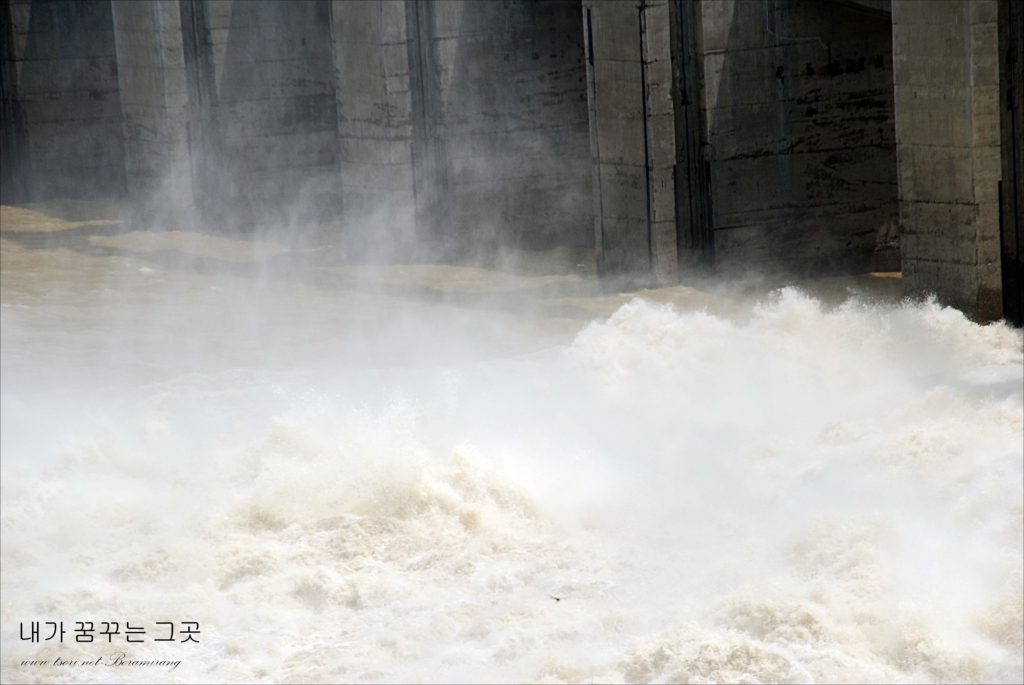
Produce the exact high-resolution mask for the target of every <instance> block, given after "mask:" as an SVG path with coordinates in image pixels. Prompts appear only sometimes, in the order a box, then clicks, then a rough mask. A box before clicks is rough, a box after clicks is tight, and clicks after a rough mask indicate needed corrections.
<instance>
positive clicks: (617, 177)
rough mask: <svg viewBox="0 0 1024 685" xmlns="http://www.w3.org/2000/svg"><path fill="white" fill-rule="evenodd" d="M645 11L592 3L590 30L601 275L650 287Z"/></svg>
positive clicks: (586, 16) (588, 4)
mask: <svg viewBox="0 0 1024 685" xmlns="http://www.w3.org/2000/svg"><path fill="white" fill-rule="evenodd" d="M643 12H644V11H643V9H642V6H639V5H638V4H637V3H636V2H630V1H625V2H623V1H612V2H601V1H600V0H585V2H584V5H583V22H584V26H583V29H584V34H585V38H586V50H587V85H588V100H589V104H590V149H591V154H592V156H593V160H594V234H595V243H596V251H597V267H598V273H599V274H600V275H601V276H603V277H612V278H614V277H629V278H635V279H638V280H639V281H640V282H644V283H650V280H651V275H652V271H653V266H654V256H653V247H654V242H653V241H652V235H651V221H650V218H651V207H650V199H651V198H650V194H649V174H648V164H649V149H648V145H647V142H648V135H647V134H648V130H647V95H646V92H645V90H646V89H645V87H644V80H645V79H644V75H645V70H646V68H647V65H646V63H645V60H644V40H643V39H642V27H643V25H644V23H645V21H644V19H643V18H642V17H643ZM659 101H660V99H659Z"/></svg>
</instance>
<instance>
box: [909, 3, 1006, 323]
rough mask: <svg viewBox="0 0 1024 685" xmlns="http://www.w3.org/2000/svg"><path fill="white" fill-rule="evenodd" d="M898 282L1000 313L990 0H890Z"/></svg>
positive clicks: (984, 313)
mask: <svg viewBox="0 0 1024 685" xmlns="http://www.w3.org/2000/svg"><path fill="white" fill-rule="evenodd" d="M892 14H893V46H894V52H895V54H896V56H897V60H896V69H895V89H896V139H897V143H898V157H899V188H900V223H901V230H902V255H903V285H904V291H905V292H906V293H907V294H908V295H922V294H925V293H937V294H938V296H939V298H940V300H941V301H942V302H944V303H946V304H950V305H953V306H955V307H958V308H960V309H963V310H964V311H965V312H967V313H968V314H970V315H972V316H974V317H977V318H979V319H990V318H999V316H1001V313H1002V312H1001V309H1002V307H1001V292H1000V291H1001V286H1000V271H999V208H998V181H999V178H1000V147H999V109H998V103H999V68H998V61H997V56H998V34H997V25H996V19H997V4H996V2H995V0H928V1H927V2H924V1H921V0H894V2H893V6H892Z"/></svg>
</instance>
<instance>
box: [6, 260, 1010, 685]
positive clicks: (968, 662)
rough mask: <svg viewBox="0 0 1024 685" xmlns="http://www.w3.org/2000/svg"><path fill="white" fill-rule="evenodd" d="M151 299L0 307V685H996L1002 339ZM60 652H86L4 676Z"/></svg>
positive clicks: (828, 319) (900, 323) (943, 316)
mask: <svg viewBox="0 0 1024 685" xmlns="http://www.w3.org/2000/svg"><path fill="white" fill-rule="evenodd" d="M126 268H130V270H136V267H135V266H134V265H129V267H126ZM141 268H149V267H141ZM147 273H149V272H143V274H147ZM149 275H152V276H154V277H156V276H160V274H159V273H156V274H154V273H149ZM69 278H71V280H72V281H74V280H75V278H74V277H69ZM139 278H145V276H139ZM224 282H225V281H224V279H223V278H220V279H216V278H211V279H210V280H209V281H204V282H203V283H204V284H205V285H203V286H202V288H203V289H205V288H207V286H208V285H209V284H213V286H210V287H214V286H216V287H221V286H224ZM169 287H170V286H167V285H165V286H155V287H154V289H153V290H152V293H151V295H138V294H137V293H135V290H137V289H134V288H132V287H129V286H124V285H118V284H117V283H113V284H112V283H110V282H107V283H105V284H102V285H100V286H97V287H96V289H95V290H94V291H90V292H93V294H94V295H96V293H100V292H101V291H102V292H105V293H106V295H102V296H101V295H96V297H97V298H98V299H99V300H102V301H103V302H106V303H107V304H106V305H102V306H101V305H97V306H96V308H94V309H93V310H90V313H88V314H77V313H76V312H78V311H79V309H78V305H75V304H69V302H71V300H72V299H73V291H74V290H75V287H74V285H71V286H68V287H67V288H66V290H65V291H62V292H64V294H63V295H59V296H58V295H54V294H53V293H52V292H51V293H47V292H37V293H35V294H33V293H32V292H29V290H31V289H27V288H20V289H19V288H11V287H8V292H7V293H5V299H4V305H5V306H4V308H3V310H2V327H3V328H2V330H3V336H4V337H3V346H2V354H3V358H2V363H3V371H4V383H3V389H2V390H3V396H2V400H3V402H2V422H3V432H2V438H3V442H2V459H3V499H2V524H3V529H2V531H3V536H2V553H3V566H2V587H3V599H2V645H3V650H2V651H3V664H2V665H3V680H4V681H5V682H21V681H39V680H43V681H75V680H77V681H110V680H120V681H130V682H141V681H156V682H160V681H172V682H175V681H201V682H209V681H246V682H254V681H268V682H269V681H296V680H302V681H330V682H338V681H385V682H396V681H397V682H407V681H443V682H453V681H477V682H479V681H540V682H563V681H598V682H614V681H627V682H666V681H668V682H687V681H688V682H692V683H697V682H811V681H817V682H882V681H892V682H917V681H950V682H952V681H978V682H995V681H999V682H1014V681H1016V682H1019V681H1020V680H1021V678H1022V674H1024V665H1022V656H1021V654H1022V631H1024V627H1022V612H1024V599H1022V553H1024V545H1022V535H1024V533H1022V531H1024V502H1022V499H1024V495H1022V492H1024V471H1022V468H1024V466H1022V465H1024V447H1022V442H1024V425H1022V424H1024V397H1022V396H1024V390H1022V368H1024V367H1022V337H1021V334H1020V332H1019V331H1014V330H1012V329H1009V328H1007V327H1005V326H1003V325H1002V324H996V325H990V326H979V325H976V324H974V323H971V322H969V321H968V320H966V319H965V318H964V317H963V316H962V315H961V314H960V313H959V312H957V311H955V310H952V309H947V308H942V307H940V306H938V305H936V304H934V303H924V304H909V303H908V304H903V305H899V306H895V305H879V304H874V305H870V304H866V303H863V302H859V301H857V300H850V301H848V302H847V303H846V304H844V305H842V306H839V307H836V308H830V307H826V306H824V305H822V304H821V303H820V302H818V301H817V300H815V299H813V298H811V297H810V296H808V295H806V294H804V293H802V292H800V291H798V290H794V289H786V290H782V291H781V292H778V293H775V294H774V295H772V296H771V297H769V298H768V299H766V300H764V301H763V302H761V303H760V304H758V305H756V306H755V307H754V308H753V309H748V310H745V311H743V312H740V313H739V314H737V315H735V316H730V317H725V316H717V315H714V314H711V313H707V312H706V311H701V310H696V311H684V310H681V309H676V308H674V307H672V306H671V305H664V304H656V303H654V302H650V301H645V300H644V299H636V300H633V301H631V302H628V303H627V304H625V305H624V306H622V307H621V308H619V309H618V311H616V312H615V313H614V314H613V315H612V316H611V317H610V318H601V319H599V320H595V321H594V322H592V323H590V324H589V325H586V326H585V327H583V328H582V330H579V332H578V333H574V332H573V330H574V329H573V326H571V325H568V324H567V325H564V326H563V325H561V324H559V323H558V322H555V323H549V324H545V325H546V326H547V327H546V328H545V327H544V326H545V325H541V324H536V325H533V324H527V323H524V322H523V321H518V320H514V317H510V316H506V315H502V314H500V313H494V312H478V311H473V310H466V311H461V312H459V313H457V314H451V313H450V312H449V310H448V309H446V308H445V307H443V306H440V305H438V306H435V305H429V306H428V305H422V306H417V307H416V308H414V309H416V310H417V311H418V310H420V309H431V311H433V313H432V314H430V315H429V316H426V315H424V316H422V317H417V316H413V317H412V318H409V316H407V315H406V314H403V315H402V317H399V318H398V319H395V320H391V321H390V322H389V323H387V324H381V325H377V324H373V325H371V324H368V323H366V321H367V318H368V317H369V314H367V312H370V313H379V312H380V311H382V310H384V309H387V307H388V306H390V305H389V304H388V303H389V300H388V299H387V298H385V297H379V298H378V299H375V300H373V301H372V302H369V303H363V304H364V305H365V307H364V309H360V310H358V311H357V310H345V313H344V315H343V316H341V315H339V316H340V318H339V319H337V320H334V319H332V318H331V316H332V315H331V314H330V313H329V312H328V307H327V305H325V304H324V302H327V303H330V302H333V301H334V300H332V299H331V298H334V297H335V296H334V295H326V296H324V297H326V298H327V299H326V300H324V301H320V300H316V298H315V297H314V296H313V295H310V294H309V293H310V292H311V291H306V290H303V291H302V292H301V293H298V294H297V293H296V291H294V290H291V291H288V293H290V294H284V295H276V296H275V297H278V298H279V299H277V300H274V301H273V302H271V303H270V304H266V303H265V302H264V303H263V304H261V305H260V307H261V309H260V311H261V312H263V316H265V317H267V320H270V321H272V323H266V322H265V321H264V319H263V318H261V317H260V316H257V315H256V314H254V313H253V312H254V310H253V309H252V308H244V307H243V308H242V310H243V311H242V313H241V314H238V313H237V312H236V314H231V313H230V311H234V310H232V306H233V305H232V302H235V303H236V304H237V303H238V302H241V299H238V300H233V299H232V298H234V297H236V296H237V297H238V298H242V297H244V291H243V290H241V289H239V290H237V291H231V289H230V287H227V286H224V287H225V288H227V290H221V291H217V292H218V293H220V294H221V295H218V298H214V299H209V300H203V299H202V298H201V297H198V296H197V297H191V296H190V297H188V298H181V299H178V298H171V297H170V296H169V295H168V294H167V293H166V292H165V288H169ZM175 287H177V286H175ZM196 287H197V288H199V286H196ZM104 289H105V290H104ZM228 291H230V292H228ZM197 292H198V290H197ZM204 292H205V290H204ZM225 292H226V293H227V294H224V293H225ZM261 292H263V291H261ZM12 293H14V294H12ZM24 293H28V294H24ZM125 293H129V294H128V295H126V294H125ZM133 293H134V294H133ZM302 293H305V295H304V294H302ZM129 295H130V296H129ZM131 297H136V298H141V299H133V300H130V298H131ZM147 297H150V298H151V299H146V298H147ZM253 297H254V298H256V297H257V295H253ZM339 297H340V296H339ZM125 298H128V299H125ZM197 298H198V299H197ZM129 300H130V302H129ZM167 301H173V302H174V306H173V307H172V306H171V305H166V304H165V305H162V306H161V305H159V303H161V302H167ZM47 303H49V308H47V307H48V304H47ZM140 303H141V304H140ZM340 306H341V305H339V307H340ZM346 306H347V305H346ZM361 306H362V305H361ZM304 307H309V308H312V309H313V311H315V312H316V315H315V316H314V315H310V316H305V317H303V316H300V315H297V314H295V313H294V312H295V311H301V310H302V309H303V308H304ZM172 310H173V311H172ZM267 310H270V311H269V313H268V311H267ZM282 312H290V314H288V316H286V315H285V314H283V313H282ZM446 312H448V313H446ZM233 316H234V317H235V318H232V317H233ZM289 316H290V317H291V318H289ZM503 317H504V318H503ZM398 320H400V321H401V324H397V323H395V321H398ZM190 321H191V325H190V324H189V322H190ZM218 326H221V327H223V328H224V330H226V331H227V333H224V335H223V337H218V336H220V335H221V333H222V332H223V331H220V332H218V330H217V329H218ZM530 326H533V327H532V328H531V327H530ZM560 326H561V327H560ZM482 330H483V332H481V331H482ZM534 336H542V337H541V338H539V339H537V340H533V341H532V342H531V338H533V337H534ZM544 336H546V337H544ZM483 339H486V340H487V341H488V342H487V343H486V344H484V343H482V342H481V340H483ZM507 339H513V342H511V343H510V342H508V340H507ZM353 341H357V342H353ZM506 343H507V344H506ZM262 344H265V345H266V346H267V350H266V353H265V354H263V353H261V351H260V349H261V348H260V346H261V345H262ZM503 345H504V346H503ZM381 350H383V352H381ZM286 352H287V353H286ZM378 352H379V354H377V353H378ZM281 358H284V359H285V361H284V362H281V363H275V359H278V360H279V359H281ZM33 620H35V621H63V622H65V625H66V626H67V627H68V629H69V633H68V637H66V638H65V642H64V643H63V644H57V643H56V642H54V641H51V642H42V643H38V644H37V643H31V642H29V641H23V640H20V639H19V634H18V631H19V623H20V622H25V623H27V622H29V621H33ZM84 620H88V621H94V622H102V621H131V622H133V623H142V624H146V625H147V626H149V627H150V630H151V631H153V629H154V627H153V626H154V622H156V621H174V622H181V621H197V622H199V624H200V629H201V631H202V633H201V635H200V638H201V640H200V643H199V644H192V643H189V644H181V643H178V642H172V643H156V642H153V641H152V640H150V641H147V642H146V643H143V644H140V645H125V644H123V643H121V644H120V645H114V647H117V649H115V648H113V647H110V646H108V645H107V644H106V643H102V644H101V643H93V644H85V643H75V642H74V641H73V638H72V637H71V635H72V633H71V632H70V630H71V628H72V627H73V625H74V622H75V621H84ZM117 651H124V652H126V653H127V654H128V655H129V657H128V658H131V659H134V660H180V662H181V663H180V665H178V666H177V667H176V668H174V669H173V670H171V669H170V668H168V667H165V666H116V667H115V666H110V665H109V663H110V661H111V658H110V655H111V654H113V653H115V652H117ZM58 656H60V657H61V658H63V659H66V660H78V661H79V662H81V661H85V660H93V661H95V659H97V658H98V657H104V659H105V661H104V662H103V663H101V664H99V665H97V666H89V667H87V666H82V665H78V666H53V665H46V666H38V665H37V666H33V665H27V664H26V665H23V664H22V662H23V661H25V660H49V661H52V660H53V659H54V658H56V657H58Z"/></svg>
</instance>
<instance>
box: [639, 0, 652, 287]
mask: <svg viewBox="0 0 1024 685" xmlns="http://www.w3.org/2000/svg"><path fill="white" fill-rule="evenodd" d="M637 12H638V14H639V17H638V19H639V25H640V91H641V98H640V107H641V114H642V116H643V123H644V198H645V201H646V207H647V269H648V271H649V272H651V275H652V276H653V271H654V236H653V235H652V222H651V137H650V132H649V130H648V125H647V124H648V122H647V118H648V116H649V115H648V112H649V111H650V109H649V107H648V103H647V98H648V96H649V95H650V87H649V86H650V84H649V83H648V82H647V3H646V2H645V0H637Z"/></svg>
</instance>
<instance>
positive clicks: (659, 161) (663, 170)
mask: <svg viewBox="0 0 1024 685" xmlns="http://www.w3.org/2000/svg"><path fill="white" fill-rule="evenodd" d="M669 10H670V3H669V0H647V2H645V3H644V4H643V6H642V10H641V14H640V20H641V26H640V28H641V32H640V36H641V57H642V59H643V76H644V83H643V85H644V107H643V111H644V115H645V119H646V120H645V124H644V128H645V136H644V138H645V145H646V163H647V194H648V201H647V202H648V216H647V221H648V223H649V225H650V255H651V269H652V272H653V274H652V276H653V280H654V282H656V283H658V284H660V285H667V284H672V283H675V282H677V280H678V278H679V275H678V271H679V255H678V249H677V245H678V236H677V227H676V224H677V219H676V163H677V157H676V154H677V149H676V138H677V134H676V130H675V128H676V111H675V106H676V104H677V103H676V102H675V100H674V98H673V90H674V89H673V87H672V83H673V65H672V38H673V35H672V34H673V32H672V30H671V29H672V28H673V26H672V25H673V21H672V17H670V11H669Z"/></svg>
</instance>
